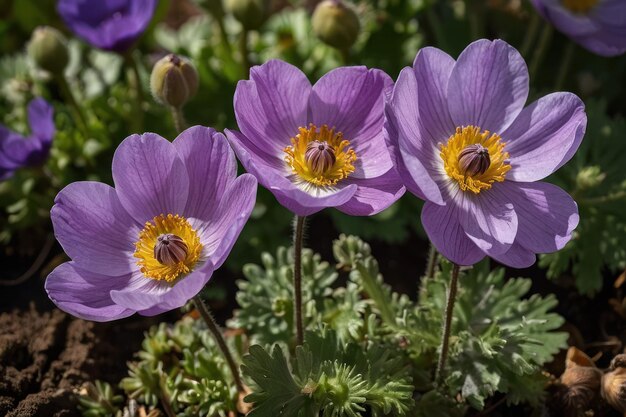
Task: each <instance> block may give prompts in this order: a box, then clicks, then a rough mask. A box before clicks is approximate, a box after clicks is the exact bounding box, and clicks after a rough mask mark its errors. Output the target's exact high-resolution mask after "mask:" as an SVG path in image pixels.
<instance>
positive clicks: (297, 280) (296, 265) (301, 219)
mask: <svg viewBox="0 0 626 417" xmlns="http://www.w3.org/2000/svg"><path fill="white" fill-rule="evenodd" d="M305 221H306V217H305V216H296V219H295V228H294V232H293V251H294V259H293V293H294V300H295V303H294V304H295V305H294V310H295V321H296V343H297V344H298V345H302V344H303V343H304V326H303V324H302V240H303V239H304V223H305Z"/></svg>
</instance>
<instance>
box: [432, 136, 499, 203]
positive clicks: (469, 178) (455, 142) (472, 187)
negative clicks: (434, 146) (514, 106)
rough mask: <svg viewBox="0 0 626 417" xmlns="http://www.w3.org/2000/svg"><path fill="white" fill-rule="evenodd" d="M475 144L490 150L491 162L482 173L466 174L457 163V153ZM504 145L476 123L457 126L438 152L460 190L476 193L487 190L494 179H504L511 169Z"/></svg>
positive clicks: (496, 180)
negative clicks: (474, 124)
mask: <svg viewBox="0 0 626 417" xmlns="http://www.w3.org/2000/svg"><path fill="white" fill-rule="evenodd" d="M474 144H480V145H482V146H483V147H484V148H486V149H487V150H488V151H489V160H490V164H489V167H488V168H487V169H486V170H485V171H484V172H480V173H477V174H476V175H468V174H467V173H466V172H464V171H463V169H462V167H461V165H460V163H459V156H460V155H461V152H462V151H463V150H464V149H465V148H467V147H468V146H470V145H474ZM504 145H505V143H503V142H502V141H501V138H500V136H499V135H498V134H496V133H491V132H489V131H488V130H485V131H481V129H480V128H479V127H476V126H465V127H457V128H456V132H455V133H454V135H452V136H450V138H449V139H448V142H447V143H446V144H445V145H441V153H440V155H441V159H443V166H444V168H445V170H446V173H447V174H448V176H449V177H450V178H452V179H453V180H455V181H456V182H457V183H458V184H459V187H460V188H461V190H463V191H467V190H469V191H471V192H473V193H475V194H478V193H480V192H481V191H482V190H488V189H490V188H491V185H492V184H493V183H494V182H502V181H504V178H505V176H506V173H507V172H508V171H509V170H510V169H511V165H510V164H509V162H508V159H509V153H508V152H505V151H504Z"/></svg>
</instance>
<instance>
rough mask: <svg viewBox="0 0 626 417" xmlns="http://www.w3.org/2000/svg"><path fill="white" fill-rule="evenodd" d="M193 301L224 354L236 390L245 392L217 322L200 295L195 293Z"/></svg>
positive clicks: (237, 369)
mask: <svg viewBox="0 0 626 417" xmlns="http://www.w3.org/2000/svg"><path fill="white" fill-rule="evenodd" d="M193 302H194V304H195V305H196V308H197V309H198V311H199V312H200V315H201V316H202V319H203V320H204V321H205V323H206V325H207V327H208V328H209V331H210V332H211V334H212V335H213V339H215V342H216V343H217V346H218V347H219V348H220V350H221V351H222V355H223V356H224V359H226V362H227V363H228V367H229V368H230V372H231V373H232V374H233V380H234V381H235V385H236V386H237V390H238V391H239V392H240V393H242V392H245V389H244V386H243V383H242V382H241V376H240V375H239V368H237V364H236V363H235V359H233V355H232V354H231V353H230V349H228V346H227V345H226V341H225V340H224V336H223V335H222V332H221V330H220V328H219V326H218V324H217V323H216V322H215V319H214V318H213V315H212V314H211V312H210V311H209V308H208V307H207V306H206V304H204V301H202V298H200V295H196V296H195V297H193Z"/></svg>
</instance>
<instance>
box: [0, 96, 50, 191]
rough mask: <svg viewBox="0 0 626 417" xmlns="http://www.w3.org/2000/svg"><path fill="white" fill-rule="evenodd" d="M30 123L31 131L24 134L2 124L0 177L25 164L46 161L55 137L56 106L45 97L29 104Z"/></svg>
mask: <svg viewBox="0 0 626 417" xmlns="http://www.w3.org/2000/svg"><path fill="white" fill-rule="evenodd" d="M28 124H29V125H30V130H31V134H30V135H29V136H28V137H24V136H22V135H20V134H19V133H15V132H13V131H11V130H9V129H7V128H6V127H5V126H2V125H0V180H3V179H7V178H9V177H11V175H13V172H14V171H15V170H17V169H19V168H22V167H26V166H37V165H40V164H42V163H44V162H45V161H46V159H47V158H48V154H49V153H50V145H51V144H52V138H53V137H54V133H55V128H54V109H53V108H52V106H51V105H50V104H48V103H47V102H46V100H44V99H43V98H36V99H34V100H32V101H31V102H30V103H29V104H28Z"/></svg>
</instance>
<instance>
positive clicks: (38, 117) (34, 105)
mask: <svg viewBox="0 0 626 417" xmlns="http://www.w3.org/2000/svg"><path fill="white" fill-rule="evenodd" d="M28 124H29V125H30V130H31V132H32V134H33V135H34V136H36V137H38V138H39V140H40V141H41V142H42V143H45V144H49V143H50V142H52V138H53V137H54V133H55V131H56V129H55V127H54V109H53V108H52V106H51V105H50V104H48V103H47V102H46V100H44V99H43V98H41V97H39V98H36V99H33V100H32V101H31V102H30V103H29V104H28Z"/></svg>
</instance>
